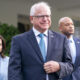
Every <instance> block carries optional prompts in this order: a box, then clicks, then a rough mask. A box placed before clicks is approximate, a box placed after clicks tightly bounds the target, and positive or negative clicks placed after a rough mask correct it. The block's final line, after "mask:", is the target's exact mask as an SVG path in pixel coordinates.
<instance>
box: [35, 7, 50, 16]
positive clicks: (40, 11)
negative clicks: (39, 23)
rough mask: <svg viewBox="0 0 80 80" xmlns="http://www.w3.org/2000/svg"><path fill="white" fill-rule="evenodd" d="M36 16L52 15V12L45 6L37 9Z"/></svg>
mask: <svg viewBox="0 0 80 80" xmlns="http://www.w3.org/2000/svg"><path fill="white" fill-rule="evenodd" d="M35 14H42V15H50V10H49V9H47V8H46V7H45V6H39V7H37V8H35Z"/></svg>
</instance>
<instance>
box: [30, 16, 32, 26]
mask: <svg viewBox="0 0 80 80" xmlns="http://www.w3.org/2000/svg"><path fill="white" fill-rule="evenodd" d="M30 21H31V23H32V24H33V17H32V16H30Z"/></svg>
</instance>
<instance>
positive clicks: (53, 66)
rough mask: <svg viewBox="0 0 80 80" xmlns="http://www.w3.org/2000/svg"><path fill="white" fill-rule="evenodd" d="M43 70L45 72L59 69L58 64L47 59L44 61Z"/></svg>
mask: <svg viewBox="0 0 80 80" xmlns="http://www.w3.org/2000/svg"><path fill="white" fill-rule="evenodd" d="M44 70H45V71H46V73H53V72H57V71H59V70H60V65H59V63H58V62H56V61H48V62H46V63H44Z"/></svg>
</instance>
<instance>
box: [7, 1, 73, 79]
mask: <svg viewBox="0 0 80 80" xmlns="http://www.w3.org/2000/svg"><path fill="white" fill-rule="evenodd" d="M30 20H31V23H32V24H33V28H32V29H31V30H30V31H29V32H25V33H23V34H20V35H17V36H15V37H13V39H12V44H11V51H10V60H9V71H8V73H9V74H8V80H60V79H61V78H62V77H63V76H66V75H68V74H70V73H71V72H72V71H73V65H72V59H71V55H70V51H69V47H68V45H67V39H66V37H65V36H64V35H61V34H59V33H56V32H53V31H50V30H48V28H49V27H50V26H51V10H50V7H49V5H48V4H47V3H45V2H39V3H36V4H34V5H33V6H32V7H31V10H30ZM43 52H44V53H43Z"/></svg>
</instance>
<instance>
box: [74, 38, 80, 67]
mask: <svg viewBox="0 0 80 80" xmlns="http://www.w3.org/2000/svg"><path fill="white" fill-rule="evenodd" d="M74 41H75V45H76V60H75V66H76V64H77V65H78V62H79V59H80V58H79V56H80V50H79V47H80V41H78V40H77V39H76V38H74Z"/></svg>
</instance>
